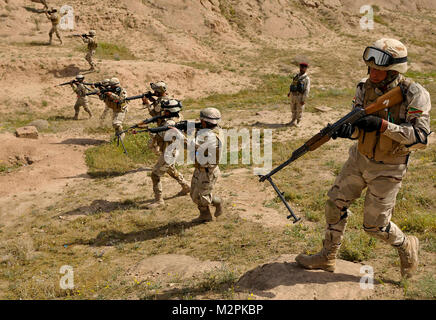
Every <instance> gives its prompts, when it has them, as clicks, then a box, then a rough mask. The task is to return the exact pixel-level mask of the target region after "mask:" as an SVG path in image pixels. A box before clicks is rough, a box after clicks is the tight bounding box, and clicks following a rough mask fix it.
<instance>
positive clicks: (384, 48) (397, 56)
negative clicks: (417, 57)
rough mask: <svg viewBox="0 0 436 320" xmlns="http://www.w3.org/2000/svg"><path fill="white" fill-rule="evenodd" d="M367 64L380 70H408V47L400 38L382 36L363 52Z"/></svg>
mask: <svg viewBox="0 0 436 320" xmlns="http://www.w3.org/2000/svg"><path fill="white" fill-rule="evenodd" d="M363 60H364V61H365V64H366V65H367V66H368V67H370V68H374V69H378V70H385V71H389V70H393V71H398V72H399V73H406V71H407V48H406V46H405V45H404V44H403V43H401V42H400V41H398V40H395V39H387V38H382V39H380V40H377V41H376V42H374V44H373V45H372V46H370V47H367V48H366V49H365V51H364V52H363Z"/></svg>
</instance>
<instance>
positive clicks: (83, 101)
mask: <svg viewBox="0 0 436 320" xmlns="http://www.w3.org/2000/svg"><path fill="white" fill-rule="evenodd" d="M76 80H77V81H76V82H72V83H71V84H70V85H71V88H72V89H73V91H74V92H75V93H76V94H77V101H76V104H75V105H74V112H75V113H74V120H79V112H80V107H83V109H84V110H85V111H86V112H87V113H88V114H89V117H90V118H91V117H92V113H91V110H89V107H88V104H89V101H88V96H87V95H86V94H87V93H88V92H89V89H88V88H87V87H86V86H85V85H84V84H83V80H85V77H84V76H82V75H81V74H79V75H78V76H76Z"/></svg>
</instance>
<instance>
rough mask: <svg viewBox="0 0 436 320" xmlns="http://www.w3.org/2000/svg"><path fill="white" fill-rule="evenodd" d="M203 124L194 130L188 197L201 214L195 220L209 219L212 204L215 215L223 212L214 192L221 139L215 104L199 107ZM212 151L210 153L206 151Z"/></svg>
mask: <svg viewBox="0 0 436 320" xmlns="http://www.w3.org/2000/svg"><path fill="white" fill-rule="evenodd" d="M200 120H201V125H202V128H203V129H201V130H197V131H196V138H195V140H193V141H192V142H191V143H195V145H194V147H195V154H196V156H195V170H194V174H193V176H192V180H191V199H192V201H194V203H195V204H196V205H197V207H198V210H199V211H200V216H199V217H198V218H196V219H195V220H194V221H198V222H208V221H212V214H211V212H210V205H212V206H214V207H215V213H214V215H215V217H216V218H217V217H219V216H220V215H221V214H222V213H223V203H222V200H221V198H220V197H218V196H217V195H216V194H214V193H213V188H214V185H215V183H216V181H217V179H218V176H219V175H220V169H219V166H218V164H219V159H220V153H221V147H222V142H221V141H220V138H219V126H218V123H219V121H220V120H221V113H220V111H219V110H218V109H215V108H206V109H203V110H201V111H200ZM209 152H211V154H209Z"/></svg>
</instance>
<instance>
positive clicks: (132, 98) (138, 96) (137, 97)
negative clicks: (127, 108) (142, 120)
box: [125, 93, 145, 101]
mask: <svg viewBox="0 0 436 320" xmlns="http://www.w3.org/2000/svg"><path fill="white" fill-rule="evenodd" d="M143 97H145V93H143V94H139V95H137V96H132V97H127V98H126V99H125V100H126V101H130V100H136V99H142V98H143Z"/></svg>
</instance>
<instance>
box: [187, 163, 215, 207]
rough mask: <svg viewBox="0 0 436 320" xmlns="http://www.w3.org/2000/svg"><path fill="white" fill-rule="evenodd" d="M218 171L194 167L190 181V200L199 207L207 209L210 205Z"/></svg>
mask: <svg viewBox="0 0 436 320" xmlns="http://www.w3.org/2000/svg"><path fill="white" fill-rule="evenodd" d="M219 174H220V169H219V167H218V166H216V167H215V168H214V169H212V168H204V167H196V168H195V170H194V174H193V176H192V180H191V199H192V201H194V203H195V204H196V205H197V206H198V207H199V208H201V207H207V206H209V205H210V204H212V200H213V195H212V191H213V188H214V186H215V183H216V181H217V180H218V176H219Z"/></svg>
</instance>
